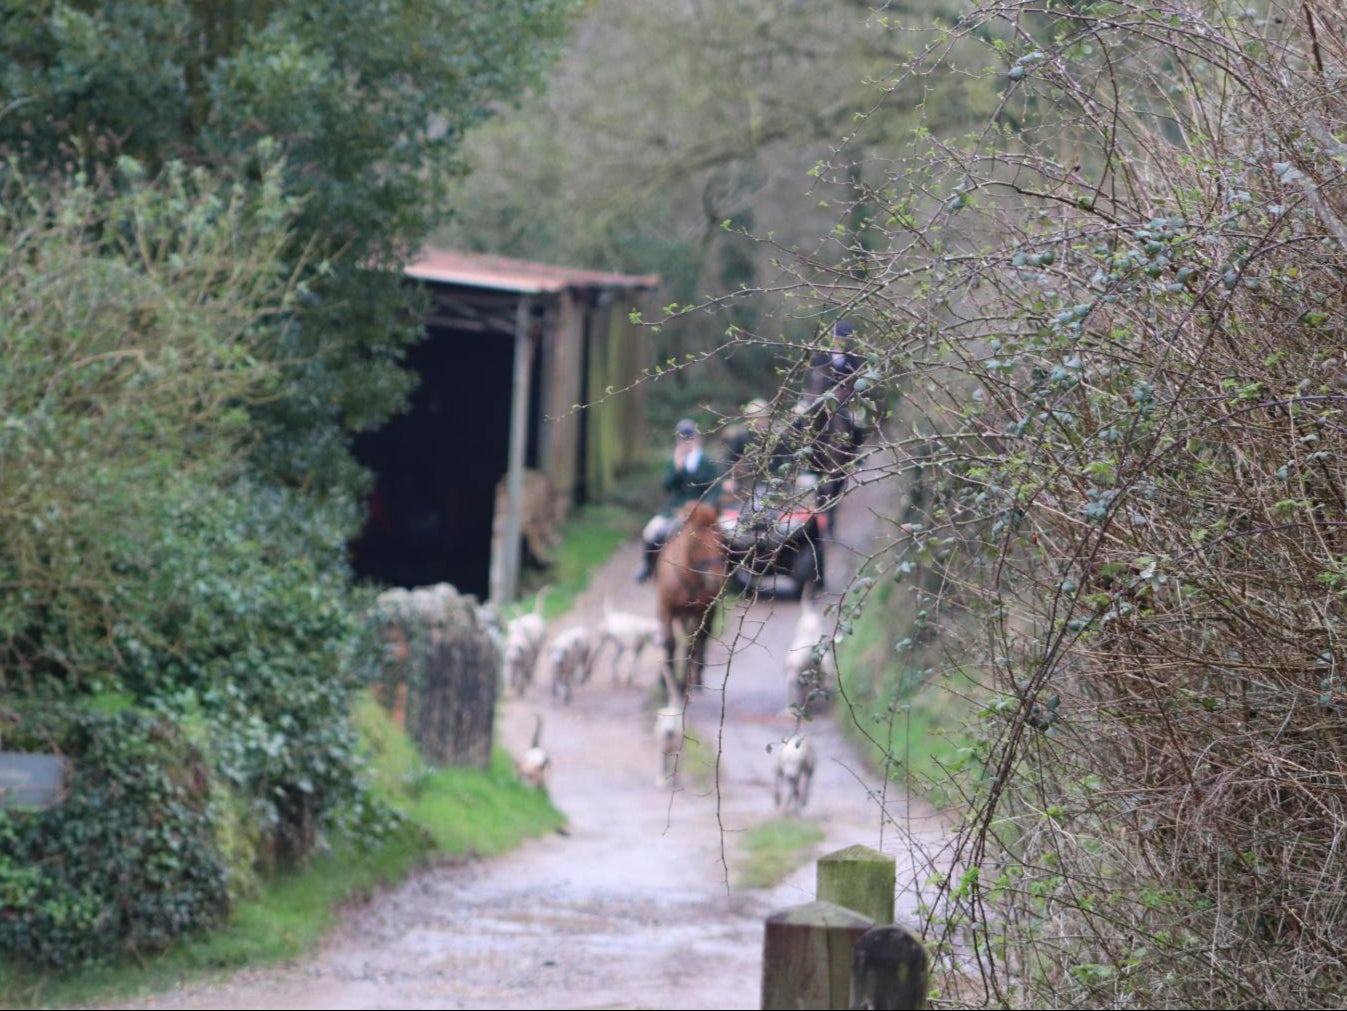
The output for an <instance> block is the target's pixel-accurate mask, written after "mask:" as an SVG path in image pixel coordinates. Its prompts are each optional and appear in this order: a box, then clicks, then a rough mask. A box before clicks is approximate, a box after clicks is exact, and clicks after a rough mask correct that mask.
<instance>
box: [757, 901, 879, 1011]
mask: <svg viewBox="0 0 1347 1011" xmlns="http://www.w3.org/2000/svg"><path fill="white" fill-rule="evenodd" d="M873 925H874V921H873V920H870V919H869V918H868V917H865V916H862V915H861V914H860V913H857V912H855V911H853V910H850V909H845V908H843V907H842V906H839V905H835V904H834V903H831V902H819V901H816V902H808V903H805V904H804V905H802V906H791V907H789V908H787V909H781V910H778V911H777V912H775V913H772V914H771V915H770V916H768V917H767V922H766V930H765V931H764V933H763V940H762V1007H763V1009H764V1011H778V1009H829V1008H844V1007H846V1006H847V1004H846V1002H847V999H848V997H849V996H850V991H851V960H852V949H853V948H854V947H855V945H856V942H857V941H858V940H859V939H860V937H861V935H863V934H864V933H865V932H866V931H867V930H869V929H870V928H871V927H872V926H873Z"/></svg>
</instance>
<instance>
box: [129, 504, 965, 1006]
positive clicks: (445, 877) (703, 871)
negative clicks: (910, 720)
mask: <svg viewBox="0 0 1347 1011" xmlns="http://www.w3.org/2000/svg"><path fill="white" fill-rule="evenodd" d="M843 514H844V515H843V519H844V521H845V525H844V529H845V530H846V531H847V532H848V533H849V535H850V539H849V543H848V545H847V546H846V547H844V546H843V545H841V544H829V545H828V550H829V558H828V564H829V586H828V590H829V591H831V592H830V593H827V594H824V595H823V596H822V597H820V603H826V602H828V601H832V600H835V599H836V596H835V593H836V591H840V590H841V589H842V588H843V587H844V586H845V580H846V577H847V575H848V574H849V572H850V571H852V570H853V569H854V564H855V559H856V558H858V557H861V556H863V555H864V554H867V553H869V552H871V551H873V550H879V549H881V548H882V542H881V533H880V527H881V524H880V523H879V522H878V521H877V520H875V519H874V517H873V516H872V515H870V514H869V512H868V509H867V506H866V504H865V502H864V501H863V497H862V496H854V497H853V498H851V499H848V500H847V502H846V503H845V504H844V506H843ZM637 550H638V548H637V546H636V544H635V542H634V541H633V542H632V543H631V544H629V545H628V546H626V547H625V548H624V549H622V550H621V551H619V552H618V553H617V555H616V556H615V557H614V558H613V560H612V561H611V562H610V563H609V564H608V565H607V566H606V567H605V568H604V569H603V570H602V571H601V572H600V573H598V574H596V577H595V579H594V582H593V584H592V585H591V587H590V589H589V590H588V591H587V592H586V593H585V594H584V595H583V596H582V597H581V599H580V600H579V601H578V602H577V606H576V609H575V611H574V612H573V613H572V614H570V615H568V616H566V617H565V618H562V619H558V620H557V621H554V622H553V623H552V625H551V628H550V629H549V633H550V634H555V633H556V632H557V631H559V630H561V629H562V628H565V627H566V626H567V625H570V624H573V623H576V622H582V623H586V624H591V625H592V624H596V623H597V621H598V620H599V618H600V616H601V615H602V613H603V610H604V608H605V604H606V602H610V606H613V607H618V608H621V609H623V610H630V611H635V612H640V613H644V614H653V613H654V595H653V590H651V589H650V588H649V587H648V586H637V585H635V584H634V583H633V582H632V573H633V572H634V571H635V568H636V562H637ZM799 609H800V605H799V604H797V603H794V602H791V601H785V600H771V599H759V600H756V601H753V602H749V601H747V600H745V599H738V600H732V601H731V603H730V605H729V606H728V607H727V609H726V613H725V615H724V618H723V622H722V625H723V627H722V630H721V634H720V635H719V636H718V638H717V641H716V642H715V643H714V645H713V647H712V650H711V655H710V667H709V668H708V670H707V677H706V681H707V685H708V687H707V688H706V689H705V690H703V691H701V692H699V693H697V694H695V695H694V697H693V698H692V699H691V700H690V703H689V713H688V721H689V728H688V732H689V734H690V735H693V736H695V737H696V738H697V740H698V742H699V744H700V745H701V746H702V747H703V748H705V749H708V750H709V752H710V753H711V754H718V755H719V760H718V762H717V763H716V764H715V767H714V768H713V769H712V770H710V771H709V772H703V773H702V774H700V775H698V776H696V777H695V778H690V777H687V776H684V777H682V781H681V782H680V783H679V784H678V785H677V786H676V787H675V788H673V789H670V788H669V787H668V786H663V787H660V786H657V785H656V777H657V769H658V760H657V756H656V752H655V744H654V740H653V735H652V723H653V718H654V710H655V708H656V698H657V692H656V685H657V683H658V678H659V674H658V661H657V658H656V657H655V656H654V655H653V651H647V653H646V655H645V656H643V657H642V659H641V663H640V665H639V667H638V670H637V674H636V677H635V679H634V681H633V683H632V684H630V685H627V684H625V683H615V682H614V680H613V677H612V675H611V673H610V670H609V667H608V665H607V663H606V660H601V662H600V664H599V666H598V668H597V669H596V670H595V672H594V673H593V675H592V677H591V679H590V680H589V681H588V682H587V683H585V684H583V685H581V686H579V687H577V689H576V691H575V694H574V697H573V699H572V700H571V702H570V703H569V704H566V703H564V702H563V701H562V700H561V699H560V698H559V697H554V696H553V695H552V694H551V692H550V690H549V685H548V682H547V677H546V671H545V668H544V666H543V665H541V664H540V666H539V670H538V679H537V680H536V681H535V683H534V685H533V686H532V688H531V689H530V690H529V691H528V692H527V693H526V694H525V695H524V697H523V698H512V699H509V700H508V701H507V702H506V703H505V704H504V706H503V709H502V720H501V725H500V733H501V736H502V739H503V741H504V742H505V744H506V745H507V747H509V748H510V749H511V750H512V751H513V752H514V753H515V754H520V753H522V751H523V749H524V748H525V747H527V745H528V742H529V738H530V737H531V736H532V733H533V729H534V724H535V719H536V717H537V716H538V715H541V717H542V719H543V729H542V742H543V745H544V746H545V747H546V749H547V750H548V752H549V754H550V755H551V758H552V762H553V767H552V772H551V778H550V781H549V787H548V788H549V791H550V793H551V795H552V798H553V800H554V802H555V803H556V805H557V806H558V807H559V808H560V809H561V810H562V811H564V812H565V814H566V816H567V818H568V820H569V824H568V826H567V829H566V830H565V832H564V833H559V834H555V835H552V836H549V837H547V838H545V839H539V840H533V841H530V842H528V843H526V844H525V845H524V846H522V847H521V848H520V849H519V850H517V851H515V852H514V853H511V854H509V855H508V856H506V857H503V858H499V859H496V860H492V861H489V862H477V863H469V864H465V865H458V866H444V867H435V868H429V869H426V870H424V871H422V872H420V873H418V874H416V875H415V876H413V877H412V878H411V879H409V880H408V881H406V882H404V883H403V884H401V885H399V886H397V887H395V888H392V889H390V890H388V891H386V892H384V893H382V894H380V895H378V896H376V897H375V898H374V899H373V900H372V901H371V902H369V903H368V904H366V905H363V906H361V907H359V908H356V909H353V910H350V911H349V912H347V913H346V914H345V915H344V917H343V918H342V922H341V924H340V926H339V927H338V928H337V929H336V930H335V931H334V933H333V934H332V935H331V936H330V937H329V938H328V940H327V941H326V943H325V944H324V945H323V946H322V948H321V949H320V950H319V951H317V952H316V953H315V954H314V955H312V956H311V957H309V958H307V959H305V960H302V961H299V962H296V963H292V964H288V965H284V966H281V967H277V968H274V969H267V970H259V971H253V972H248V973H243V974H239V975H236V976H233V977H230V978H228V979H225V980H223V981H220V982H218V983H215V984H212V985H202V986H194V987H191V988H185V989H180V990H177V991H174V992H171V993H168V994H163V995H160V996H159V997H156V998H154V999H147V1000H143V1001H139V1002H136V1003H133V1004H127V1005H121V1006H123V1007H135V1008H146V1009H149V1008H154V1009H169V1008H334V1009H335V1008H502V1009H514V1008H520V1009H524V1008H527V1009H534V1008H726V1009H729V1008H756V1007H758V1006H759V990H760V985H761V979H760V976H761V947H762V922H763V919H764V917H765V916H766V915H767V914H768V913H769V912H771V911H772V910H775V909H779V908H781V907H783V906H788V905H794V904H796V903H800V902H807V901H810V900H812V899H813V898H814V869H813V866H812V864H811V865H807V866H806V867H804V868H802V869H801V870H800V871H798V872H796V873H795V874H793V875H792V876H791V877H790V878H789V879H788V880H786V881H785V882H784V883H782V884H781V885H780V886H778V887H776V888H773V889H771V890H755V889H746V888H742V887H740V885H739V884H738V878H737V868H738V867H740V866H742V864H743V862H744V855H743V851H742V846H741V839H742V836H743V833H744V832H745V831H746V830H747V829H750V828H752V827H753V826H755V825H757V824H760V823H761V822H763V821H766V820H768V819H770V818H772V817H774V816H775V813H776V812H775V810H774V808H773V804H772V770H773V764H772V761H773V760H772V756H771V755H770V754H769V753H768V747H769V746H770V745H773V744H774V743H776V742H779V741H781V740H782V739H783V738H784V737H786V736H787V735H788V734H790V733H791V732H792V730H793V728H794V725H795V723H794V720H793V718H792V717H791V715H790V711H789V709H788V708H787V701H786V685H785V680H784V675H783V673H782V659H783V657H784V656H785V653H786V647H787V645H788V643H789V641H790V638H791V634H792V632H793V630H794V623H795V620H796V618H797V617H798V614H799ZM846 718H849V717H848V715H847V714H846V713H845V712H844V711H841V710H835V711H833V712H831V713H829V714H827V715H825V716H823V717H821V718H819V719H815V720H814V721H812V722H811V723H810V724H809V725H808V732H809V733H810V735H811V736H812V738H813V739H814V741H815V743H816V746H817V749H818V753H819V760H820V763H819V768H818V771H817V774H816V777H815V783H814V790H813V793H812V796H811V797H810V801H809V804H808V806H807V807H806V808H805V810H804V813H803V815H802V817H803V818H805V819H806V820H808V821H811V822H813V823H815V824H817V825H818V826H819V827H820V828H821V829H822V830H823V831H824V832H825V834H826V839H825V841H824V842H823V843H821V844H820V845H819V847H818V848H817V851H816V855H822V854H823V853H827V852H831V851H832V850H835V849H838V848H840V847H842V846H848V845H852V844H854V843H862V844H865V845H868V846H872V847H876V848H882V849H883V850H885V851H886V852H891V853H893V854H894V855H895V857H896V858H897V862H898V884H899V890H898V907H899V910H900V912H899V916H900V918H901V917H902V915H903V910H911V909H913V908H914V907H915V903H916V901H917V889H918V887H919V886H920V883H921V882H922V881H923V880H924V879H925V877H926V875H927V873H928V859H929V858H930V857H931V855H932V854H934V853H935V852H936V851H937V849H938V846H939V841H940V837H941V831H940V826H939V823H938V820H937V819H936V817H935V815H934V814H933V813H932V812H930V811H929V810H928V809H926V808H924V807H922V806H920V805H919V804H917V803H915V802H914V803H913V804H909V802H908V801H907V799H906V798H904V797H902V796H899V795H896V794H895V793H893V792H892V791H890V792H889V793H888V794H887V795H885V794H884V792H883V790H882V787H881V785H880V781H879V778H878V777H876V776H875V775H874V774H873V773H871V772H868V771H867V770H865V769H864V768H863V765H862V763H861V761H860V760H859V757H858V756H857V754H856V753H855V751H854V750H853V749H852V748H851V746H850V745H849V744H848V743H847V741H846V740H845V739H844V738H843V736H842V734H841V731H840V729H839V720H840V719H846Z"/></svg>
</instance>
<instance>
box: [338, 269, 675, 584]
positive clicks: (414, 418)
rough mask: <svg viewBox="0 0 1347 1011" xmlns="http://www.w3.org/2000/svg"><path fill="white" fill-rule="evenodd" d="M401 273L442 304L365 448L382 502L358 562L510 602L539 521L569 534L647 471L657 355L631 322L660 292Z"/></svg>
mask: <svg viewBox="0 0 1347 1011" xmlns="http://www.w3.org/2000/svg"><path fill="white" fill-rule="evenodd" d="M405 274H406V277H407V278H408V281H409V283H415V284H420V285H424V286H425V288H426V290H427V292H428V294H429V296H430V300H431V308H430V312H429V315H428V317H427V318H426V321H425V330H426V337H425V339H424V340H423V341H422V342H421V343H419V344H418V345H416V346H415V347H414V348H412V349H411V351H410V353H409V355H408V359H407V365H408V367H409V368H411V369H413V370H415V371H416V372H417V373H418V374H419V375H420V377H421V382H420V385H419V386H418V388H417V390H416V391H415V393H414V394H413V396H412V398H411V405H410V407H409V409H408V410H407V411H406V412H405V413H404V414H402V415H399V416H398V417H396V418H393V419H391V420H390V421H389V422H388V423H387V424H386V425H385V426H384V427H383V428H381V429H379V430H378V431H375V432H371V433H367V434H365V435H363V436H361V437H360V438H359V439H358V440H357V443H356V447H355V449H356V455H357V457H358V458H359V460H360V461H361V462H362V463H363V464H364V465H365V466H367V467H369V468H370V469H371V470H372V471H373V473H374V475H375V488H374V492H373V494H372V496H371V499H370V506H369V512H368V517H367V520H366V524H365V527H364V530H363V531H362V533H361V535H360V537H359V538H358V539H357V540H356V541H355V542H354V543H353V544H352V546H351V563H352V566H353V568H354V570H355V573H356V576H357V578H360V579H363V580H367V581H369V582H372V583H378V584H381V585H389V586H404V587H410V586H424V585H430V584H434V583H440V582H446V583H451V584H453V585H454V586H455V587H457V588H458V590H459V591H460V592H463V593H471V594H473V595H475V596H477V597H478V598H479V599H483V600H487V599H489V600H491V601H493V602H495V603H497V604H501V603H506V602H508V601H510V600H512V599H513V598H514V596H515V590H516V587H517V581H518V573H519V567H520V565H521V562H522V560H523V559H524V558H525V557H526V553H527V552H529V551H531V550H532V551H536V550H537V545H536V544H533V545H532V546H530V542H529V541H527V540H525V539H524V538H523V536H522V534H523V533H524V531H525V529H526V528H528V527H529V524H530V522H531V521H532V520H536V519H537V518H538V515H537V514H538V513H539V512H540V511H541V512H542V513H543V514H545V515H544V518H545V519H549V520H552V521H560V520H561V519H562V518H564V516H565V515H566V513H567V512H568V511H569V510H570V509H571V508H572V507H573V506H575V505H578V504H581V503H584V502H587V501H593V500H597V499H599V498H601V497H602V496H603V494H604V492H605V490H607V488H608V487H609V485H610V484H611V482H612V480H613V479H614V477H615V476H616V475H617V474H619V473H620V472H621V471H622V470H623V469H624V468H625V467H627V466H629V465H631V464H634V463H636V462H637V461H638V459H639V458H640V455H641V453H642V451H643V447H644V443H645V425H644V418H645V403H644V389H645V387H644V384H641V383H639V382H638V380H639V379H640V377H641V376H642V375H643V374H644V372H645V370H646V369H647V367H648V365H649V352H648V339H647V338H645V337H644V336H643V335H641V334H640V333H639V332H638V328H637V325H636V324H634V323H633V322H632V321H631V312H632V310H640V309H643V308H646V306H645V305H644V301H645V300H646V299H648V298H650V297H652V293H653V292H654V290H655V288H656V287H657V286H658V284H659V278H658V277H657V276H654V275H627V274H612V273H604V272H599V271H590V270H579V269H574V268H568V267H558V266H552V265H549V264H540V263H530V262H526V261H522V260H515V259H509V258H506V257H500V256H489V255H483V254H477V253H465V252H456V251H453V250H446V249H436V248H433V247H427V248H425V249H423V250H422V251H421V252H420V254H419V255H418V256H416V257H415V258H414V259H413V260H412V261H411V263H410V264H409V265H408V266H407V268H406V270H405ZM577 405H586V406H585V407H584V409H583V410H581V409H577Z"/></svg>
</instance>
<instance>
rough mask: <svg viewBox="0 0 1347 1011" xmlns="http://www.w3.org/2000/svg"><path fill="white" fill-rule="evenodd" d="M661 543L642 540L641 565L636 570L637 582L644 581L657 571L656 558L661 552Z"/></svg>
mask: <svg viewBox="0 0 1347 1011" xmlns="http://www.w3.org/2000/svg"><path fill="white" fill-rule="evenodd" d="M659 547H660V546H659V545H658V544H651V543H650V542H649V541H642V542H641V567H640V568H639V569H637V570H636V582H638V583H644V582H645V581H646V580H647V579H649V578H650V575H651V573H653V572H654V571H655V558H656V556H657V555H658V554H659Z"/></svg>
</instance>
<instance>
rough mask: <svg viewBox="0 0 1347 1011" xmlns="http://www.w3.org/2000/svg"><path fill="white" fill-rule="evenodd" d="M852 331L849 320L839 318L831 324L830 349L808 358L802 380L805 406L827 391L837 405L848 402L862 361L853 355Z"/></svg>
mask: <svg viewBox="0 0 1347 1011" xmlns="http://www.w3.org/2000/svg"><path fill="white" fill-rule="evenodd" d="M855 332H856V328H855V325H854V324H853V323H852V322H851V320H849V319H839V320H838V321H837V322H835V323H834V324H833V340H832V346H831V347H827V348H819V349H818V350H816V351H815V352H814V353H813V354H812V355H810V356H809V371H808V373H806V375H805V381H804V393H805V397H806V398H807V400H808V403H809V404H813V403H814V402H815V401H816V400H818V398H819V397H822V396H824V395H825V394H827V393H830V392H831V393H832V394H833V395H834V396H835V397H836V399H837V402H838V403H839V404H844V403H846V402H847V401H848V400H850V399H851V395H852V394H853V393H854V392H855V382H856V373H858V372H859V371H860V370H861V365H862V364H863V359H862V358H861V356H860V355H858V354H857V353H856V338H855Z"/></svg>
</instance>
